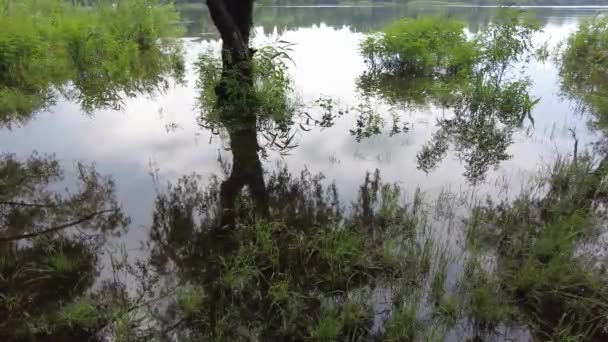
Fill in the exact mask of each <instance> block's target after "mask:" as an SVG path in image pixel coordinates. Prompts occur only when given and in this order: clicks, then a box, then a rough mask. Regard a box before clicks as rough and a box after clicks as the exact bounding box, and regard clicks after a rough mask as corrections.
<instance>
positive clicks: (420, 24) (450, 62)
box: [361, 17, 476, 76]
mask: <svg viewBox="0 0 608 342" xmlns="http://www.w3.org/2000/svg"><path fill="white" fill-rule="evenodd" d="M463 29H464V25H463V24H462V23H460V22H457V21H453V20H448V19H446V18H439V17H437V18H435V17H423V18H419V19H402V20H399V21H396V22H394V23H392V24H390V25H388V26H387V27H385V28H384V30H383V32H382V33H377V34H374V35H371V36H369V37H367V38H366V39H365V40H363V42H362V43H361V53H362V54H363V56H364V57H365V58H366V60H367V62H368V63H370V64H371V65H372V67H377V68H379V69H383V70H388V71H391V72H398V73H408V74H415V75H421V76H427V75H436V74H454V73H456V72H458V71H460V70H462V69H466V68H467V67H470V66H471V65H472V63H473V61H474V60H475V54H476V50H475V48H474V45H473V44H471V43H470V42H468V41H467V39H466V36H465V34H464V30H463Z"/></svg>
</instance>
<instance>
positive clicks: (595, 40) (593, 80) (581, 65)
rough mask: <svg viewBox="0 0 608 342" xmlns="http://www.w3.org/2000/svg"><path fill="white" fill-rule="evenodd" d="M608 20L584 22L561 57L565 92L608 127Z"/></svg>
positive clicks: (600, 126) (568, 42)
mask: <svg viewBox="0 0 608 342" xmlns="http://www.w3.org/2000/svg"><path fill="white" fill-rule="evenodd" d="M607 51H608V17H605V16H604V17H597V18H594V19H590V20H587V21H584V22H583V23H581V24H580V26H579V28H578V31H577V32H575V33H574V34H572V35H571V36H570V37H569V38H568V41H567V47H566V49H565V50H564V51H563V53H562V56H561V76H562V91H563V92H564V93H565V94H566V95H567V96H569V97H571V98H573V99H576V100H577V101H579V104H580V106H581V110H582V111H584V112H590V113H591V114H593V115H594V121H595V124H596V125H597V126H598V127H599V128H605V127H607V126H608V119H607V118H608V86H607V85H608V82H607V81H606V80H607V79H608V67H607V66H608V54H607Z"/></svg>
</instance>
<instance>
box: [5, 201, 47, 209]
mask: <svg viewBox="0 0 608 342" xmlns="http://www.w3.org/2000/svg"><path fill="white" fill-rule="evenodd" d="M0 205H8V206H11V207H30V208H56V207H57V205H56V204H38V203H26V202H14V201H0Z"/></svg>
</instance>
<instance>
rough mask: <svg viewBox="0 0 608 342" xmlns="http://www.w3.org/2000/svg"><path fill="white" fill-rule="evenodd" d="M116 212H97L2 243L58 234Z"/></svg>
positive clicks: (7, 239)
mask: <svg viewBox="0 0 608 342" xmlns="http://www.w3.org/2000/svg"><path fill="white" fill-rule="evenodd" d="M114 211H116V209H107V210H102V211H97V212H94V213H91V214H89V215H86V216H83V217H81V218H79V219H78V220H76V221H72V222H68V223H64V224H62V225H59V226H56V227H51V228H47V229H44V230H40V231H36V232H33V233H27V234H22V235H11V236H0V241H16V240H22V239H29V238H33V237H38V236H41V235H44V234H49V233H53V232H57V231H60V230H63V229H66V228H70V227H73V226H75V225H78V224H81V223H83V222H86V221H88V220H90V219H93V218H95V217H96V216H98V215H102V214H106V213H109V212H114Z"/></svg>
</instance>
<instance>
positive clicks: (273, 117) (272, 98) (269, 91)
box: [196, 41, 295, 127]
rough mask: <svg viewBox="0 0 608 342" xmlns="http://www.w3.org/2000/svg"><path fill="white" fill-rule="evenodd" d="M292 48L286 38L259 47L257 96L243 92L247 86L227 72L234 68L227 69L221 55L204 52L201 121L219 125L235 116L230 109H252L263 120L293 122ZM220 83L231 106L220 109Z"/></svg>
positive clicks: (242, 111)
mask: <svg viewBox="0 0 608 342" xmlns="http://www.w3.org/2000/svg"><path fill="white" fill-rule="evenodd" d="M289 51H290V44H289V43H287V42H284V41H277V43H276V44H274V45H268V46H263V47H261V48H259V49H258V50H256V52H255V54H254V55H253V59H252V61H251V68H252V71H251V72H252V76H251V77H252V78H253V88H254V92H253V96H250V95H251V94H244V93H242V92H243V91H244V89H245V88H246V85H244V84H243V83H242V82H241V80H240V79H239V77H230V75H226V73H228V74H230V71H223V66H222V60H221V58H220V56H219V55H217V54H214V53H213V52H211V51H208V52H206V53H203V54H201V55H200V56H199V60H198V61H197V63H196V69H197V72H198V73H199V78H198V79H197V88H198V89H199V91H200V95H199V97H198V104H199V108H200V112H201V118H200V120H201V123H202V124H204V125H206V126H210V127H217V126H218V125H219V124H220V122H219V121H220V119H224V120H226V119H228V120H233V119H235V118H226V113H228V112H237V114H239V115H241V116H243V115H245V113H248V112H250V111H253V112H254V113H255V114H256V116H257V117H258V118H259V120H262V121H266V122H269V121H272V122H277V123H281V122H287V121H289V120H290V118H291V114H293V111H294V106H295V104H294V103H292V99H291V96H292V95H293V84H292V83H293V81H292V79H291V77H290V75H289V72H288V64H287V63H288V62H289V61H290V59H289V55H288V54H287V52H289ZM222 76H224V77H222ZM233 76H235V75H233ZM220 82H221V83H222V86H223V90H224V91H226V93H227V97H228V100H227V101H226V102H227V105H228V107H229V108H227V107H226V106H224V107H222V108H218V105H217V94H216V90H217V87H218V86H219V85H220ZM233 121H234V120H233Z"/></svg>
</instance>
